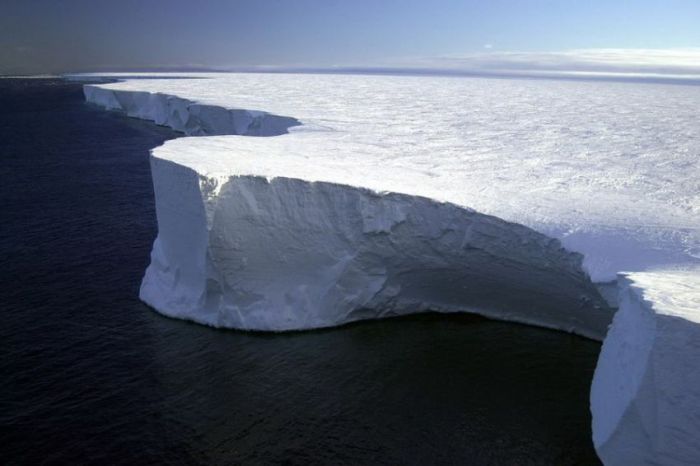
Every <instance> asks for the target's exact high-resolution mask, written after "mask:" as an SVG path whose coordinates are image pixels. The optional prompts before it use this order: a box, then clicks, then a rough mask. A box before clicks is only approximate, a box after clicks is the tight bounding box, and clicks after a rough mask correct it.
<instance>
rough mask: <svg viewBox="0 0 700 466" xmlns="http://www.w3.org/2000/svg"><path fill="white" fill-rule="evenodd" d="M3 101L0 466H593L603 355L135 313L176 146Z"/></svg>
mask: <svg viewBox="0 0 700 466" xmlns="http://www.w3.org/2000/svg"><path fill="white" fill-rule="evenodd" d="M2 81H4V82H0V140H2V141H3V151H2V153H1V154H0V156H1V157H2V158H3V160H2V164H0V176H1V177H2V179H3V184H2V185H0V206H2V211H1V212H2V225H3V226H2V229H0V265H1V267H0V303H1V305H2V312H3V325H2V326H0V354H1V355H2V358H1V359H0V371H1V372H0V373H1V374H2V377H0V429H1V430H0V462H2V463H3V464H28V463H37V462H41V461H45V462H46V463H48V464H58V463H66V462H73V463H75V462H79V463H110V464H112V463H117V464H135V463H144V462H154V463H155V462H157V463H166V464H477V465H478V464H518V465H526V464H556V465H565V464H596V462H597V460H596V458H595V454H594V452H593V450H592V445H591V441H590V414H589V412H588V391H589V386H590V381H591V378H592V374H593V369H594V367H595V362H596V358H597V355H598V351H599V349H600V345H599V344H598V343H595V342H592V341H588V340H585V339H582V338H578V337H574V336H570V335H566V334H563V333H557V332H552V331H548V330H543V329H538V328H533V327H528V326H521V325H515V324H506V323H502V322H494V321H489V320H486V319H482V318H479V317H475V316H469V315H449V316H437V315H430V314H427V315H419V316H410V317H405V318H398V319H389V320H383V321H377V322H364V323H358V324H352V325H348V326H345V327H342V328H339V329H332V330H323V331H314V332H304V333H293V334H281V335H280V334H277V335H276V334H254V333H253V334H251V333H244V332H236V331H221V330H215V329H210V328H206V327H202V326H199V325H195V324H190V323H187V322H181V321H176V320H172V319H167V318H164V317H161V316H159V315H157V314H156V313H154V312H151V311H150V310H149V309H148V308H147V307H146V306H145V305H143V304H142V303H141V302H140V301H138V299H137V293H138V287H139V282H140V279H141V276H142V274H143V271H144V269H145V266H146V265H147V262H148V254H149V251H150V246H151V242H152V241H153V238H154V236H155V232H156V225H155V216H154V206H153V197H152V196H153V194H152V187H151V180H150V174H149V168H148V149H150V148H152V147H154V146H156V145H158V144H160V143H162V142H163V141H164V140H166V139H169V138H172V137H175V136H176V135H175V134H174V133H172V132H170V131H168V130H164V129H162V128H158V127H156V126H154V125H151V124H147V123H144V122H141V121H135V120H130V119H126V118H124V117H122V116H120V115H115V114H111V113H107V112H103V111H100V110H98V109H95V108H92V107H90V106H88V105H86V104H84V103H83V102H82V93H81V91H80V85H79V84H75V83H65V82H61V81H54V80H2Z"/></svg>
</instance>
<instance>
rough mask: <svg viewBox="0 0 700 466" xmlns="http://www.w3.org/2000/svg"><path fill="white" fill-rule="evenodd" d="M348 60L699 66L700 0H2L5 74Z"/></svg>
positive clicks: (687, 69)
mask: <svg viewBox="0 0 700 466" xmlns="http://www.w3.org/2000/svg"><path fill="white" fill-rule="evenodd" d="M342 67H357V68H362V67H368V68H374V67H404V68H436V69H442V68H445V69H487V70H491V69H494V70H499V69H515V70H529V69H534V70H548V69H553V70H565V71H583V72H599V71H612V72H617V71H623V72H624V71H642V72H650V73H680V74H685V73H693V74H700V1H697V0H666V1H661V0H659V1H652V0H636V1H615V0H581V1H573V0H570V1H563V0H561V1H553V0H550V1H547V0H530V1H526V0H521V1H518V0H510V1H506V0H482V1H471V0H461V1H459V0H444V1H440V0H432V1H426V0H423V1H419V0H404V1H398V0H347V1H340V0H289V1H283V0H257V1H256V0H245V1H237V0H228V1H224V0H168V1H165V0H111V1H104V0H0V74H37V73H66V72H84V71H119V70H123V71H137V70H167V69H207V68H213V69H246V68H253V69H267V68H283V69H284V68H290V69H293V68H342Z"/></svg>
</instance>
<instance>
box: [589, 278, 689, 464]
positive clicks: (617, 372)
mask: <svg viewBox="0 0 700 466" xmlns="http://www.w3.org/2000/svg"><path fill="white" fill-rule="evenodd" d="M619 283H620V285H619V286H620V309H619V311H618V312H617V314H616V315H615V319H614V321H613V324H612V327H611V329H610V331H609V332H608V335H607V337H606V339H605V342H604V343H603V348H602V351H601V354H600V359H599V361H598V366H597V367H596V372H595V376H594V379H593V387H592V389H591V412H592V414H593V442H594V445H595V448H596V450H597V452H598V455H599V456H600V457H601V459H602V460H603V461H604V462H605V464H606V465H620V466H624V465H629V464H659V465H696V464H698V463H699V461H700V442H698V439H699V438H700V389H699V387H700V363H699V359H698V355H699V354H700V325H698V324H699V323H700V269H698V268H695V269H685V270H683V269H680V270H678V269H671V270H656V271H650V272H638V273H629V274H624V275H622V276H621V277H620V281H619Z"/></svg>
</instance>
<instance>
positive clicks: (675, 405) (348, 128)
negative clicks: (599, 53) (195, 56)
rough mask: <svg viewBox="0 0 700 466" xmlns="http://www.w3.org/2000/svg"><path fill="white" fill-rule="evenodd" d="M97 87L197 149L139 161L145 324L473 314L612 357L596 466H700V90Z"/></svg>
mask: <svg viewBox="0 0 700 466" xmlns="http://www.w3.org/2000/svg"><path fill="white" fill-rule="evenodd" d="M95 77H96V76H95V75H90V76H87V79H95ZM107 77H112V78H116V79H118V81H117V82H104V83H100V84H88V85H85V86H84V89H85V97H86V100H87V101H89V102H92V103H95V104H98V105H100V106H102V107H105V108H108V109H114V110H119V111H122V112H124V113H126V114H127V115H129V116H133V117H137V118H143V119H148V120H152V121H154V122H156V123H158V124H161V125H167V126H170V127H171V128H174V129H175V130H178V131H181V132H183V133H185V134H186V135H193V136H200V137H197V138H190V137H183V138H179V139H176V140H171V141H168V142H166V143H165V144H164V145H162V146H160V147H157V148H155V149H153V150H152V156H151V167H152V175H153V182H154V191H155V198H156V212H157V217H158V230H159V231H158V237H157V238H156V240H155V242H154V246H153V251H152V254H151V264H150V265H149V267H148V269H147V270H146V274H145V276H144V279H143V282H142V286H141V292H140V296H141V298H142V299H143V300H144V301H145V302H146V303H148V304H149V305H151V306H152V307H153V308H154V309H156V310H158V311H159V312H161V313H163V314H166V315H169V316H173V317H178V318H183V319H189V320H194V321H197V322H200V323H204V324H207V325H212V326H217V327H233V328H244V329H255V330H273V331H283V330H295V329H307V328H318V327H327V326H334V325H340V324H342V323H345V322H350V321H354V320H359V319H368V318H376V317H385V316H393V315H401V314H406V313H411V312H420V311H425V310H432V311H438V312H474V313H479V314H482V315H485V316H488V317H492V318H497V319H503V320H511V321H517V322H523V323H528V324H534V325H540V326H544V327H548V328H555V329H560V330H564V331H568V332H573V333H577V334H579V335H583V336H586V337H589V338H594V339H599V340H603V339H605V340H604V344H603V349H602V351H601V355H600V360H599V364H598V367H597V369H596V373H595V378H594V382H593V387H592V393H591V410H592V413H593V437H594V444H595V447H596V449H597V451H598V454H599V456H600V457H601V458H602V459H603V461H604V462H605V463H606V464H612V465H615V464H642V463H649V464H697V463H698V462H700V453H699V452H698V450H697V449H696V448H695V446H694V444H693V441H692V439H693V438H697V437H698V435H700V428H699V427H700V425H699V423H698V421H697V419H698V418H700V414H699V413H698V407H699V406H700V404H699V403H698V402H700V399H699V397H700V395H698V394H697V393H696V392H695V391H694V390H693V388H694V387H695V386H697V378H698V376H697V371H695V370H694V366H693V361H694V360H695V359H697V358H696V353H695V349H696V347H697V344H696V342H695V340H697V335H696V329H697V319H696V318H695V317H694V313H696V312H697V311H698V296H699V295H700V286H699V285H698V280H699V278H698V277H699V276H700V272H699V271H700V185H698V176H697V175H698V173H700V157H698V156H697V155H698V154H697V139H698V137H699V136H700V134H699V133H698V128H697V126H696V125H695V114H696V109H697V107H698V106H699V105H700V95H699V94H698V93H697V92H695V91H696V88H694V87H692V86H680V85H661V84H649V83H636V84H629V83H625V84H623V83H610V82H604V83H601V82H583V81H580V82H566V81H535V80H497V79H483V78H471V79H465V78H441V77H432V78H426V77H420V78H417V77H410V76H402V77H392V76H339V75H331V76H329V75H281V74H268V75H265V74H232V73H220V74H190V75H187V74H185V75H182V74H180V75H178V76H173V75H170V74H160V75H157V74H156V75H152V76H149V79H140V76H135V75H110V76H100V78H107ZM83 78H85V77H83ZM202 136H203V137H202ZM250 136H273V137H250ZM622 272H624V273H622ZM594 284H596V285H594ZM611 284H612V285H611ZM615 284H616V285H615ZM596 286H597V287H598V288H596ZM611 286H617V288H618V295H619V311H618V312H617V314H616V315H615V318H614V320H613V323H612V326H611V327H610V330H609V331H608V325H609V324H610V322H611V320H612V315H613V312H612V310H611V309H610V307H609V306H608V304H607V303H606V301H605V299H603V297H602V296H601V293H600V292H599V291H600V290H603V289H608V288H610V287H611ZM616 305H618V303H614V302H613V303H612V307H615V306H616ZM606 332H607V337H606Z"/></svg>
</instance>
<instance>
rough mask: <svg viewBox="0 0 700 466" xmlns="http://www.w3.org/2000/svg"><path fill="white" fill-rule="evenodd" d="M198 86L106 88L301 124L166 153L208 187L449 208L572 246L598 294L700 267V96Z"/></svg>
mask: <svg viewBox="0 0 700 466" xmlns="http://www.w3.org/2000/svg"><path fill="white" fill-rule="evenodd" d="M189 76H190V77H191V78H193V79H172V76H169V75H161V76H160V77H161V79H131V80H127V81H126V82H119V83H113V84H107V85H101V87H102V88H107V89H114V90H128V91H145V92H149V93H163V94H168V95H176V96H178V97H182V98H184V99H188V100H191V101H194V102H199V103H203V104H208V105H215V106H221V107H224V108H229V109H245V110H253V111H264V112H268V113H270V114H273V115H279V116H287V117H293V118H296V119H298V120H299V121H300V122H301V123H302V125H301V126H297V127H293V128H292V129H291V134H288V135H285V136H283V137H275V138H243V137H236V136H221V137H216V138H207V139H206V140H196V141H194V140H191V139H186V138H184V139H178V140H174V141H170V142H169V143H167V144H166V145H165V146H164V147H163V148H160V149H158V150H157V151H156V155H157V156H158V157H163V158H169V159H172V160H175V161H177V162H178V163H183V164H186V165H188V166H191V167H192V168H194V169H195V170H197V171H198V172H200V173H207V174H209V175H211V176H219V177H227V176H229V175H231V174H241V173H243V174H255V175H260V176H265V177H268V178H274V177H277V176H289V177H294V178H299V179H306V180H318V181H329V182H334V183H340V184H347V185H351V186H362V187H366V188H369V189H372V190H375V191H378V192H383V191H391V192H398V193H406V194H411V195H420V196H425V197H429V198H432V199H436V200H440V201H449V202H452V203H455V204H457V205H460V206H465V207H470V208H474V209H476V210H477V211H479V212H482V213H487V214H492V215H496V216H498V217H500V218H503V219H506V220H509V221H515V222H518V223H522V224H525V225H528V226H530V227H532V228H534V229H536V230H538V231H540V232H542V233H545V234H547V235H549V236H553V237H557V238H559V239H561V240H562V242H563V244H564V245H565V246H567V247H568V248H569V249H571V250H574V251H578V252H581V253H583V254H584V255H585V267H586V269H587V270H588V271H589V273H590V274H591V276H592V277H593V279H594V280H596V281H606V280H612V279H614V278H615V274H616V273H617V272H619V271H634V270H642V269H646V268H649V267H651V266H662V265H669V264H677V263H692V262H695V261H697V260H698V256H700V233H699V231H700V142H699V141H700V126H698V125H697V124H695V121H696V116H697V109H698V108H700V87H697V86H682V85H660V84H649V83H611V82H583V81H550V80H513V79H481V78H443V77H406V76H402V77H396V76H338V75H275V74H210V75H189ZM194 78H201V79H194ZM257 114H258V113H256V112H253V115H257ZM211 133H216V131H211V132H210V133H209V134H211ZM195 134H202V132H199V133H195Z"/></svg>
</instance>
